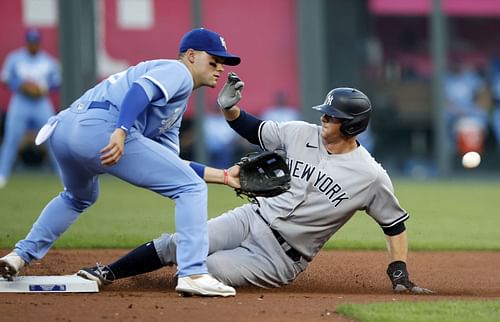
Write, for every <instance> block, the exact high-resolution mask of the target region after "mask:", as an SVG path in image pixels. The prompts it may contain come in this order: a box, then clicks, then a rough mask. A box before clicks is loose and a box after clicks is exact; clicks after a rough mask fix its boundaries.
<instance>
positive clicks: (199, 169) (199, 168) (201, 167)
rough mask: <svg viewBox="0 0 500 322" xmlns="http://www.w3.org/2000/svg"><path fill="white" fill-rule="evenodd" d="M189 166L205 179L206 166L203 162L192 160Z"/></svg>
mask: <svg viewBox="0 0 500 322" xmlns="http://www.w3.org/2000/svg"><path fill="white" fill-rule="evenodd" d="M189 166H190V167H191V168H192V169H193V170H194V172H196V174H197V175H198V176H199V177H200V178H202V179H205V166H204V165H203V164H201V163H197V162H194V161H191V162H189Z"/></svg>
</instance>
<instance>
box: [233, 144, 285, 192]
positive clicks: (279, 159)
mask: <svg viewBox="0 0 500 322" xmlns="http://www.w3.org/2000/svg"><path fill="white" fill-rule="evenodd" d="M285 159H286V157H285V153H284V151H281V150H276V151H263V152H253V153H250V154H247V155H246V156H244V157H243V158H241V160H240V161H239V162H238V163H237V164H238V165H239V166H240V186H241V188H236V189H235V190H236V194H237V195H238V196H241V195H245V196H247V197H249V198H255V197H274V196H277V195H279V194H282V193H283V192H285V191H287V190H288V189H290V180H291V177H290V170H289V169H288V165H287V164H286V161H285Z"/></svg>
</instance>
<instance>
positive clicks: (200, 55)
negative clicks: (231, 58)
mask: <svg viewBox="0 0 500 322" xmlns="http://www.w3.org/2000/svg"><path fill="white" fill-rule="evenodd" d="M195 56H196V57H195V60H194V63H193V67H194V70H195V74H194V75H195V77H196V79H195V83H197V84H198V86H208V87H212V88H213V87H215V86H216V85H217V81H218V80H219V77H220V76H221V74H222V72H223V71H224V65H223V63H224V59H223V58H220V57H216V56H212V55H210V54H208V53H206V52H204V51H196V52H195Z"/></svg>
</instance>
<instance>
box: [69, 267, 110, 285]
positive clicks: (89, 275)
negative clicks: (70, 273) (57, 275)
mask: <svg viewBox="0 0 500 322" xmlns="http://www.w3.org/2000/svg"><path fill="white" fill-rule="evenodd" d="M76 275H78V276H80V277H83V278H85V279H88V280H91V281H95V282H97V285H98V286H99V287H101V286H103V285H108V284H111V283H113V281H114V280H115V274H113V272H112V271H111V269H109V267H108V266H107V265H101V264H99V263H96V266H94V267H88V268H82V269H80V270H79V271H78V273H76Z"/></svg>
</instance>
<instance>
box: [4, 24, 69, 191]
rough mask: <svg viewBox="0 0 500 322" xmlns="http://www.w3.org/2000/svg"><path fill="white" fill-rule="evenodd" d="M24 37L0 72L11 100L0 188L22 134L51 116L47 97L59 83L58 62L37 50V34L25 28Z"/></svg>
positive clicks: (37, 32) (5, 180)
mask: <svg viewBox="0 0 500 322" xmlns="http://www.w3.org/2000/svg"><path fill="white" fill-rule="evenodd" d="M25 37H26V46H25V47H23V48H19V49H16V50H14V51H13V52H12V53H10V54H9V55H8V56H7V58H6V60H5V63H4V66H3V69H2V82H4V83H5V84H6V85H7V86H8V87H9V89H10V90H11V91H12V97H11V100H10V102H9V106H8V110H7V115H6V119H5V133H4V139H3V144H2V149H1V152H0V188H2V187H4V186H5V185H6V184H7V180H8V178H9V175H10V173H11V171H12V167H13V165H14V162H15V160H16V156H17V151H18V149H19V145H20V143H21V140H22V138H23V136H24V134H25V133H26V132H27V131H28V130H30V129H33V130H35V131H38V130H39V129H40V128H41V127H42V126H43V125H44V124H45V122H46V121H47V119H48V118H49V117H50V116H52V115H53V114H54V107H53V106H52V103H51V101H50V99H49V96H48V94H49V92H50V91H52V90H57V89H58V88H59V86H60V84H61V74H60V69H59V65H58V63H57V62H56V60H55V59H54V58H53V57H51V56H50V55H49V54H48V53H47V52H45V51H44V50H42V49H41V46H40V42H41V35H40V31H38V30H37V29H29V30H28V31H27V32H26V36H25ZM54 167H55V168H57V166H55V163H54Z"/></svg>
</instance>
